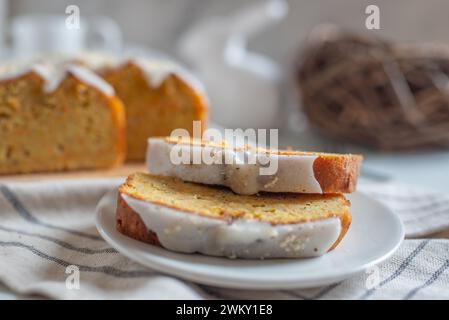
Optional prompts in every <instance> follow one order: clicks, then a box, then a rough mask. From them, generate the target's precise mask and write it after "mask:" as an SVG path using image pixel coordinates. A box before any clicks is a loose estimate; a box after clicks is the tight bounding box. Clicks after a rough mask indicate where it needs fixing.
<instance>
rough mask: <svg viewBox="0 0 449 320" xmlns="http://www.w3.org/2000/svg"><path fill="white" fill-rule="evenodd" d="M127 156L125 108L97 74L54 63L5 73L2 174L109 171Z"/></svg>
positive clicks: (1, 83)
mask: <svg viewBox="0 0 449 320" xmlns="http://www.w3.org/2000/svg"><path fill="white" fill-rule="evenodd" d="M124 156H125V113H124V108H123V106H122V103H121V101H120V100H119V99H118V98H117V97H116V95H115V92H114V88H113V87H112V86H111V85H110V84H108V83H107V82H106V81H104V80H103V79H102V78H101V77H99V76H98V75H96V74H95V73H94V72H92V71H90V70H89V69H87V68H85V67H83V66H80V65H76V64H70V63H64V64H59V63H51V62H46V63H43V62H39V63H37V62H34V63H29V64H21V65H19V64H11V63H10V64H8V65H5V66H3V67H1V68H0V174H13V173H27V172H36V171H59V170H74V169H82V168H106V167H111V166H114V165H117V164H120V163H122V161H123V159H124Z"/></svg>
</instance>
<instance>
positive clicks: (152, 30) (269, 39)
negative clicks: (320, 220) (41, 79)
mask: <svg viewBox="0 0 449 320" xmlns="http://www.w3.org/2000/svg"><path fill="white" fill-rule="evenodd" d="M2 1H3V2H7V4H8V9H7V12H5V13H4V15H5V16H6V18H7V19H8V18H11V17H13V16H17V15H22V14H28V13H57V14H63V13H64V11H65V8H66V6H68V5H71V4H76V5H78V6H79V7H80V9H81V15H82V16H96V15H105V16H109V17H111V18H113V19H114V20H116V21H117V22H118V23H119V25H120V27H121V28H122V30H123V33H124V38H125V40H126V41H127V42H128V43H141V44H145V45H149V46H151V47H154V48H157V49H161V50H164V51H167V52H169V53H172V54H174V53H175V48H174V46H175V43H176V40H177V39H178V38H179V37H180V35H181V34H182V32H183V31H184V30H185V29H186V28H187V27H188V26H189V25H191V24H192V23H193V22H194V21H196V20H198V19H200V18H201V17H205V16H210V15H225V14H228V13H231V12H234V11H236V10H238V9H239V8H241V7H242V6H245V5H247V4H249V3H253V2H256V1H257V0H226V1H223V0H128V1H121V0H58V1H55V0H39V1H35V0H0V3H1V2H2ZM288 2H289V5H290V11H289V14H288V16H287V18H286V19H285V20H284V21H282V22H281V23H280V24H279V25H277V26H275V27H274V28H272V29H270V30H267V31H266V32H264V33H263V35H258V36H256V37H254V39H252V40H251V41H250V48H251V49H253V50H256V51H259V52H263V53H266V54H268V55H269V56H271V57H273V58H274V59H276V60H277V61H280V62H281V63H283V64H284V65H288V64H289V63H290V62H291V61H292V59H294V57H295V54H296V49H297V48H298V47H299V46H300V44H301V41H302V40H303V39H304V38H305V36H306V35H307V33H308V32H309V31H310V30H311V29H312V28H313V27H314V26H315V25H317V24H318V23H321V22H334V23H337V24H339V25H341V26H343V27H346V28H349V29H355V30H360V31H365V32H367V31H366V29H365V18H366V15H365V13H364V11H365V8H366V6H367V5H369V4H376V5H378V6H379V7H380V11H381V30H379V31H369V32H376V33H379V34H381V35H384V36H387V37H389V38H392V39H398V40H407V41H408V40H423V41H432V40H438V41H444V42H448V43H449V33H448V32H447V30H448V28H449V19H448V17H447V13H448V12H449V1H447V0H427V1H422V0H395V1H391V0H369V1H366V0H338V1H335V0H314V1H310V0H289V1H288ZM1 7H2V5H1V4H0V8H1ZM3 11H5V10H3ZM1 12H2V9H0V16H1ZM0 21H1V18H0ZM0 30H2V31H3V32H4V31H5V27H4V25H1V24H0ZM0 37H1V36H0Z"/></svg>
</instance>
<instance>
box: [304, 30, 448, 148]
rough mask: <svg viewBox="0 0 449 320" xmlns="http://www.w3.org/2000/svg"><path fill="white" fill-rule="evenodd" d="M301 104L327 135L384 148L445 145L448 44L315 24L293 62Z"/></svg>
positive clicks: (446, 145) (446, 141)
mask: <svg viewBox="0 0 449 320" xmlns="http://www.w3.org/2000/svg"><path fill="white" fill-rule="evenodd" d="M298 80H299V86H300V90H301V96H302V100H303V101H302V102H303V103H302V106H303V110H304V112H305V114H306V115H307V116H308V118H309V120H310V122H311V124H312V125H314V126H316V127H318V128H319V129H321V131H322V132H324V133H325V134H328V135H330V136H332V137H337V138H341V139H344V140H346V141H351V142H356V143H359V144H362V145H366V146H370V147H373V148H376V149H382V150H401V149H422V148H431V147H448V146H449V48H448V47H445V46H443V45H437V44H395V43H388V42H386V41H383V40H380V39H377V38H374V37H369V35H356V34H351V33H347V32H343V31H342V30H340V29H338V28H336V27H332V26H320V27H319V28H317V29H315V30H314V31H313V32H312V33H311V35H310V37H309V41H308V43H307V46H306V49H305V52H303V55H302V59H301V61H300V63H299V66H298Z"/></svg>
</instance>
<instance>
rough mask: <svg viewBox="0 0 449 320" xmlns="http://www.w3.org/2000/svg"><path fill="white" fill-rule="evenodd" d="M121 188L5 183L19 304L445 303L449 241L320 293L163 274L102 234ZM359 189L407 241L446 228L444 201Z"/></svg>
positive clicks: (5, 217)
mask: <svg viewBox="0 0 449 320" xmlns="http://www.w3.org/2000/svg"><path fill="white" fill-rule="evenodd" d="M121 181H122V179H95V180H93V179H91V180H65V181H52V182H48V181H47V182H33V183H25V182H15V183H5V182H3V183H2V184H0V217H1V219H0V282H1V283H3V285H5V286H6V287H7V288H8V290H10V291H11V292H13V293H14V294H16V295H18V296H19V297H22V296H38V297H46V298H57V299H122V298H123V299H208V298H219V299H228V298H233V299H234V298H236V299H239V298H251V299H254V298H261V299H276V298H287V299H379V298H383V299H416V298H426V299H449V290H447V288H448V287H449V271H448V269H449V240H442V239H441V240H437V239H434V240H426V239H419V240H418V239H415V240H406V241H404V243H403V245H402V246H401V247H400V248H399V250H398V251H397V252H396V253H395V254H394V255H393V256H392V257H391V258H390V259H389V260H388V261H387V262H385V263H382V264H381V265H379V266H378V267H376V268H372V269H370V270H367V272H366V273H362V274H360V275H358V276H356V277H353V278H351V279H349V280H346V281H343V282H341V283H338V284H334V285H331V286H326V287H321V288H314V289H302V290H288V291H246V290H230V289H220V288H214V287H210V286H203V285H197V284H193V283H190V282H187V281H182V280H180V279H177V278H174V277H171V276H167V275H164V274H161V273H159V272H156V271H153V270H151V269H148V268H145V267H142V266H140V265H138V264H137V263H134V262H132V261H130V260H129V259H127V258H125V257H124V256H122V255H121V254H119V253H118V252H117V251H116V250H115V249H113V248H111V247H110V246H109V245H108V244H107V243H106V242H105V241H103V239H102V238H101V237H100V236H99V234H98V233H97V230H96V228H95V225H94V211H95V207H96V204H97V202H98V201H99V199H100V198H101V197H102V195H103V194H105V193H106V192H107V191H109V190H112V189H114V188H116V187H117V186H118V184H119V183H120V182H121ZM361 189H362V190H364V191H365V192H367V193H369V194H371V195H372V196H374V197H377V198H379V199H380V200H381V201H385V202H386V203H387V205H389V206H391V207H392V208H393V209H394V210H396V212H398V214H399V215H400V216H401V217H402V218H403V220H404V223H405V226H406V232H407V235H408V236H413V237H416V236H425V235H426V234H430V233H434V232H437V231H440V230H442V228H443V227H446V228H447V227H448V222H449V198H448V197H446V196H445V195H440V194H436V193H431V192H428V191H425V192H424V191H423V192H419V190H415V189H411V188H409V187H406V186H401V185H396V184H391V183H389V184H384V185H382V187H379V185H377V187H376V186H374V185H362V186H361ZM72 266H76V268H78V270H79V271H80V277H79V286H78V283H77V282H76V281H73V280H74V279H73V278H71V277H70V276H71V275H72V271H73V269H71V268H72ZM373 279H377V280H376V281H373Z"/></svg>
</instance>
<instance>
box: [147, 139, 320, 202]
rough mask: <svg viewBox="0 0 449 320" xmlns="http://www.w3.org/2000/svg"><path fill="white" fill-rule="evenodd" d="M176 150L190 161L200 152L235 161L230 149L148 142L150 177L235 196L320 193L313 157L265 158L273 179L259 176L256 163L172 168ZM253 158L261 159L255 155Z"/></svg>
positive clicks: (160, 140) (184, 165) (314, 157)
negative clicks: (272, 169)
mask: <svg viewBox="0 0 449 320" xmlns="http://www.w3.org/2000/svg"><path fill="white" fill-rule="evenodd" d="M175 146H176V148H179V149H180V150H181V152H185V153H186V154H188V155H189V156H188V157H186V158H191V157H190V155H191V154H193V153H197V154H198V153H199V154H201V153H200V152H201V151H204V152H206V153H207V154H214V158H223V157H225V156H226V155H227V156H228V157H231V158H234V159H235V158H236V157H238V154H236V153H235V152H234V151H233V150H232V149H230V148H219V147H211V146H205V147H201V146H195V145H193V146H191V145H187V144H179V145H176V144H175V143H170V142H168V141H166V140H165V139H164V138H149V139H148V147H147V156H146V161H147V168H148V170H149V171H150V172H151V173H154V174H158V175H165V176H172V177H177V178H180V179H182V180H185V181H191V182H197V183H204V184H215V185H224V186H228V187H230V188H231V189H232V190H233V191H234V192H235V193H238V194H255V193H257V192H260V191H266V192H300V193H322V189H321V186H320V184H319V182H318V181H317V180H316V178H315V174H314V171H313V163H314V161H315V159H316V156H315V155H279V154H274V153H271V154H269V155H268V157H269V159H270V161H277V167H278V168H277V171H276V173H275V174H273V175H261V174H260V171H259V169H260V165H259V161H258V162H257V163H256V164H248V163H244V164H238V163H234V164H225V163H224V161H222V162H221V164H217V163H215V162H214V163H212V164H205V163H203V164H194V165H192V164H183V163H180V164H174V163H173V162H172V161H171V159H170V153H171V152H172V149H173V148H174V147H175ZM255 156H256V158H257V157H259V156H264V157H265V154H264V155H261V154H258V153H256V154H255Z"/></svg>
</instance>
